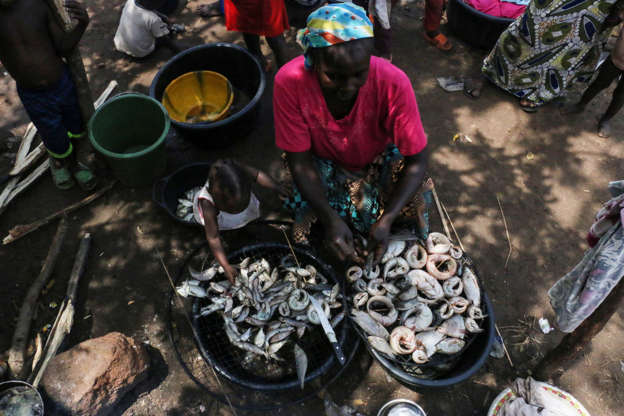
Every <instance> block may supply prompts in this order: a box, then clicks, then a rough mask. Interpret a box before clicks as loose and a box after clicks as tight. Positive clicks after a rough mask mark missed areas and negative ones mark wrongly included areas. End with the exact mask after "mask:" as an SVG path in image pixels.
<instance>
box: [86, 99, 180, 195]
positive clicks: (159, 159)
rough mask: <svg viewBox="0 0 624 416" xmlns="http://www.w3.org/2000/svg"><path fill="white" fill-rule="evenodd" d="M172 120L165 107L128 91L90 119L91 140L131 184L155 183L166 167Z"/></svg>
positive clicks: (110, 164) (102, 107) (107, 160)
mask: <svg viewBox="0 0 624 416" xmlns="http://www.w3.org/2000/svg"><path fill="white" fill-rule="evenodd" d="M170 124H171V122H170V120H169V116H168V115H167V111H166V110H165V108H164V107H163V106H162V105H161V104H160V103H159V102H158V101H156V100H155V99H153V98H151V97H148V96H147V95H143V94H136V93H124V94H121V95H118V96H116V97H114V98H112V99H111V100H110V101H107V102H106V103H105V104H104V105H102V106H101V107H100V108H99V109H98V110H97V111H96V112H95V114H93V117H91V120H89V140H90V141H91V144H92V145H93V147H94V148H95V150H96V151H97V152H98V153H100V154H101V155H102V156H103V157H104V159H105V160H106V163H107V164H108V166H109V167H110V168H111V170H112V171H113V175H114V176H115V177H116V178H117V179H119V181H121V183H123V184H125V185H128V186H143V185H149V184H151V183H152V182H153V181H154V179H155V178H157V177H159V176H161V175H162V174H163V173H164V171H165V167H166V156H167V155H166V153H165V138H166V137H167V133H168V132H169V126H170Z"/></svg>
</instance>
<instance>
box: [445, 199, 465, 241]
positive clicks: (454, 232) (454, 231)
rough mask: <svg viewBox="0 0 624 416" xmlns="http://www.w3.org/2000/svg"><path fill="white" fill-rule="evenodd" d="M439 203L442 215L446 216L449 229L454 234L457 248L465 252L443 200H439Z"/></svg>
mask: <svg viewBox="0 0 624 416" xmlns="http://www.w3.org/2000/svg"><path fill="white" fill-rule="evenodd" d="M440 205H442V210H443V211H444V215H446V218H447V219H448V221H449V224H451V229H452V230H453V234H455V238H457V243H458V244H459V248H461V249H462V251H463V252H466V250H465V249H464V245H463V244H462V242H461V238H459V234H457V230H456V229H455V226H454V225H453V220H452V219H451V216H450V215H449V214H448V212H447V211H446V207H445V206H444V202H440Z"/></svg>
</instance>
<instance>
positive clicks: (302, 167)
mask: <svg viewBox="0 0 624 416" xmlns="http://www.w3.org/2000/svg"><path fill="white" fill-rule="evenodd" d="M287 156H288V159H287V160H288V167H289V168H290V172H291V173H292V176H293V179H294V180H295V183H296V184H297V188H298V189H299V192H301V195H302V196H303V199H304V200H306V202H307V203H308V204H310V206H311V207H312V209H313V210H314V213H315V214H316V216H317V217H318V219H319V220H320V221H321V223H322V224H323V225H324V227H325V232H326V234H327V239H328V240H329V244H330V247H331V248H332V250H333V251H334V252H335V253H336V255H337V256H338V258H339V259H340V260H345V259H347V258H351V259H355V250H354V248H353V234H352V233H351V230H349V227H348V226H347V224H345V222H344V221H343V220H342V218H340V216H339V215H338V213H337V212H336V211H334V210H333V209H332V207H331V206H330V205H329V202H328V201H327V198H326V197H325V188H324V187H323V183H322V181H321V177H320V176H319V173H318V170H317V168H316V166H315V165H314V160H313V159H312V154H311V153H310V152H288V153H287Z"/></svg>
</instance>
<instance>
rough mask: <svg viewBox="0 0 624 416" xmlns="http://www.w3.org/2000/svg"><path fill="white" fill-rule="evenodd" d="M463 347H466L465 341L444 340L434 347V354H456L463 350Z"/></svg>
mask: <svg viewBox="0 0 624 416" xmlns="http://www.w3.org/2000/svg"><path fill="white" fill-rule="evenodd" d="M464 345H466V341H464V340H463V339H458V338H452V337H449V338H444V339H443V340H442V341H440V342H438V344H437V345H436V352H439V353H441V354H457V353H458V352H460V351H461V350H462V349H463V348H464Z"/></svg>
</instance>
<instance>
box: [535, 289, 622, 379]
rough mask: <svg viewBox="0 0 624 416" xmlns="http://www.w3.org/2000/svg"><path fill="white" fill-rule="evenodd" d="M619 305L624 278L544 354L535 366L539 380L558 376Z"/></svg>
mask: <svg viewBox="0 0 624 416" xmlns="http://www.w3.org/2000/svg"><path fill="white" fill-rule="evenodd" d="M620 307H624V280H621V281H620V283H618V285H617V286H616V287H614V288H613V290H612V291H611V293H609V295H608V296H607V298H606V299H605V300H604V301H603V302H602V304H600V306H599V307H598V308H597V309H596V310H595V311H594V313H592V314H591V315H590V316H589V317H588V318H587V319H585V321H583V323H582V324H581V325H579V327H578V328H576V329H575V330H574V331H572V332H571V333H569V334H567V335H566V336H564V337H563V339H562V340H561V342H560V343H559V345H557V346H556V347H555V348H553V349H552V350H550V351H549V352H548V354H546V356H545V357H544V358H543V359H542V361H540V363H539V364H538V365H537V366H536V367H535V370H534V372H533V373H534V374H535V376H536V377H537V378H538V379H541V380H548V379H554V378H558V377H560V376H561V374H563V372H564V371H565V369H566V368H569V367H570V365H571V364H572V362H573V361H574V360H576V359H577V358H578V357H579V355H580V353H581V352H582V351H583V350H584V349H585V348H586V347H587V346H588V345H589V343H590V342H591V340H592V339H593V338H594V337H595V336H596V335H597V334H598V333H599V332H600V331H602V329H603V328H604V326H605V325H606V324H607V322H608V321H609V319H610V318H611V316H613V314H615V312H616V311H617V310H618V308H620Z"/></svg>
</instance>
